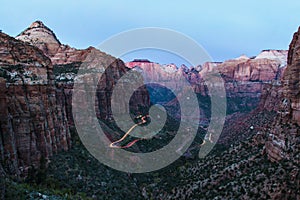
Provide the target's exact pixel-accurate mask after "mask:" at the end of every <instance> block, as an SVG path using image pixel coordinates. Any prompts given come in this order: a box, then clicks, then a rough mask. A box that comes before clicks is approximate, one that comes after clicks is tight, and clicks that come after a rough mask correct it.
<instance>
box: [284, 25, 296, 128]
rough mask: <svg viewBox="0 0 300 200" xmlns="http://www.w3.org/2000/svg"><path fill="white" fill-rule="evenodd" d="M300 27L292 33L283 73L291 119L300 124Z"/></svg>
mask: <svg viewBox="0 0 300 200" xmlns="http://www.w3.org/2000/svg"><path fill="white" fill-rule="evenodd" d="M299 54H300V28H299V30H298V32H296V33H295V34H294V37H293V40H292V42H291V44H290V50H289V54H288V68H287V69H286V71H285V74H284V83H285V87H284V88H285V96H286V98H288V99H289V100H290V101H291V102H290V103H291V112H292V113H291V114H292V118H293V120H295V121H296V122H297V123H298V124H299V125H300V83H299V81H300V63H299V60H300V55H299Z"/></svg>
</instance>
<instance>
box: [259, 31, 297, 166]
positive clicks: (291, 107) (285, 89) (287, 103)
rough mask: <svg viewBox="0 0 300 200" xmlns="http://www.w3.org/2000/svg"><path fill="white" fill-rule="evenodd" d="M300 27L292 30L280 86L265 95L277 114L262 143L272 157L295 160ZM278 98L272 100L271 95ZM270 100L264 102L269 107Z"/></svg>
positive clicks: (270, 157) (276, 159) (278, 159)
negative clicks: (273, 104)
mask: <svg viewBox="0 0 300 200" xmlns="http://www.w3.org/2000/svg"><path fill="white" fill-rule="evenodd" d="M299 35H300V29H299V30H298V32H296V33H295V34H294V37H293V40H292V42H291V44H290V48H289V53H288V59H287V63H288V66H287V68H286V70H285V72H284V76H283V78H282V79H283V83H284V85H283V86H280V87H277V88H271V89H270V90H269V95H268V96H267V98H265V99H267V100H268V99H271V100H272V99H273V100H272V101H273V103H275V105H276V106H274V107H275V109H276V110H277V112H278V116H277V118H276V120H275V121H274V123H273V124H272V127H271V129H270V131H269V132H268V137H267V141H266V143H265V147H266V148H265V151H266V153H267V155H268V157H269V159H270V160H272V161H276V162H277V161H280V160H283V159H288V160H290V161H291V160H293V162H296V163H298V165H299V158H298V157H295V155H296V154H297V152H299V148H300V140H299V136H300V128H299V125H300V90H299V88H300V85H299V80H300V64H299V59H300V56H299V55H300V48H299V47H300V37H299ZM275 98H276V99H277V102H274V99H275ZM271 103H272V102H270V103H264V105H265V106H264V107H266V108H268V105H269V104H271Z"/></svg>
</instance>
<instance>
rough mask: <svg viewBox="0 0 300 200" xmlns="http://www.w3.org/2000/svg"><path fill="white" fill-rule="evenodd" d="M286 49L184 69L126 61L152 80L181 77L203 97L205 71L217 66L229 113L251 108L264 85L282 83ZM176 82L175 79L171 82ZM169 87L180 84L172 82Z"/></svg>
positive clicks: (184, 67)
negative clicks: (223, 85)
mask: <svg viewBox="0 0 300 200" xmlns="http://www.w3.org/2000/svg"><path fill="white" fill-rule="evenodd" d="M286 57H287V51H284V50H264V51H262V52H261V53H260V54H259V55H258V56H257V57H255V58H252V59H250V58H248V57H246V56H241V57H239V58H237V59H233V60H228V61H225V62H223V63H205V64H204V65H203V66H197V67H192V68H190V69H189V68H187V67H186V66H184V65H183V66H181V67H179V68H177V67H176V66H175V65H160V64H157V63H153V62H150V61H143V60H135V61H133V62H128V63H126V66H127V67H128V68H131V69H135V68H136V69H137V70H138V68H139V69H141V70H142V72H143V73H144V74H145V75H144V77H145V76H147V77H149V78H150V79H151V80H154V81H163V82H167V81H170V80H177V79H178V77H180V76H184V77H185V78H186V79H187V80H188V81H189V83H190V84H191V85H192V87H193V88H194V91H195V92H196V93H198V94H201V95H203V96H207V95H208V91H207V88H206V87H205V83H204V81H203V78H202V77H203V76H204V74H205V73H206V72H209V71H211V70H212V69H213V68H217V69H218V70H219V72H220V74H221V76H222V77H223V78H224V81H225V88H226V92H227V97H228V108H229V113H232V112H237V111H241V110H243V109H244V110H248V111H249V110H253V109H254V108H255V107H256V106H257V105H258V103H259V101H260V96H261V93H262V90H263V85H265V84H266V83H272V84H274V85H276V84H277V85H280V84H281V77H282V74H283V71H284V69H285V67H286ZM173 83H174V84H176V81H173ZM172 87H175V88H176V87H180V85H178V86H177V85H173V86H172Z"/></svg>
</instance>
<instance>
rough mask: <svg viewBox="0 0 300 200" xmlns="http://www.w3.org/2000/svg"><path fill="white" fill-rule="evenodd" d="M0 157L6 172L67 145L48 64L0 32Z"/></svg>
mask: <svg viewBox="0 0 300 200" xmlns="http://www.w3.org/2000/svg"><path fill="white" fill-rule="evenodd" d="M0 90H1V91H0V110H1V112H0V136H1V137H0V161H1V163H2V164H3V167H4V169H5V170H6V171H7V172H8V173H11V174H15V175H17V176H18V175H20V174H23V173H26V171H27V170H28V167H29V166H33V167H38V166H39V164H40V159H41V158H42V157H44V158H46V159H48V157H49V156H51V155H53V154H54V153H56V152H58V151H61V150H68V149H69V147H70V134H69V129H68V125H67V122H66V117H65V116H66V113H65V110H64V109H63V105H60V102H59V101H58V100H57V93H59V91H56V88H55V86H54V76H53V66H52V64H51V61H50V59H49V58H47V57H46V56H45V55H44V54H43V52H42V51H41V50H39V49H38V48H36V47H34V46H31V45H29V44H28V43H24V42H22V41H19V40H16V39H14V38H12V37H10V36H8V35H6V34H3V33H0Z"/></svg>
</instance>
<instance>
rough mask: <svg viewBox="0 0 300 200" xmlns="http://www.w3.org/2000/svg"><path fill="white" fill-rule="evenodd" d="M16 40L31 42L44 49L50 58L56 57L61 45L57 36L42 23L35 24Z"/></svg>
mask: <svg viewBox="0 0 300 200" xmlns="http://www.w3.org/2000/svg"><path fill="white" fill-rule="evenodd" d="M16 39H18V40H22V41H24V42H29V43H30V44H32V45H34V46H36V47H38V48H39V49H42V50H43V52H45V53H46V55H49V56H53V55H55V53H56V52H57V51H58V48H59V47H60V45H61V44H60V42H59V40H58V39H57V38H56V36H55V34H54V33H53V32H52V31H51V30H50V29H49V28H48V27H46V26H45V25H44V24H43V22H41V21H36V22H33V23H32V24H31V25H30V27H29V28H27V29H26V30H25V31H23V32H22V33H21V34H19V35H18V36H17V37H16Z"/></svg>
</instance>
